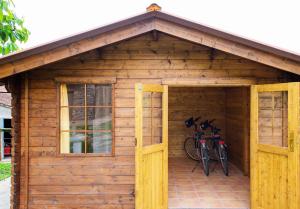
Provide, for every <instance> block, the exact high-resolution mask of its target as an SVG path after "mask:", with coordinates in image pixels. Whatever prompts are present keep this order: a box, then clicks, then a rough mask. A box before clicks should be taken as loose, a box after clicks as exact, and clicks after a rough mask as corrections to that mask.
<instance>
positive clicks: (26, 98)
mask: <svg viewBox="0 0 300 209" xmlns="http://www.w3.org/2000/svg"><path fill="white" fill-rule="evenodd" d="M28 86H29V85H28V75H27V74H26V75H25V107H24V108H25V143H24V155H25V162H24V168H25V175H24V177H25V178H24V179H25V183H24V191H25V193H24V196H25V198H24V200H25V203H24V206H25V208H26V209H27V208H28V199H29V186H28V184H29V117H28V116H29V101H28V100H29V89H28Z"/></svg>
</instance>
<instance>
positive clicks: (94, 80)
mask: <svg viewBox="0 0 300 209" xmlns="http://www.w3.org/2000/svg"><path fill="white" fill-rule="evenodd" d="M54 80H55V81H56V82H59V83H90V84H113V83H116V82H117V78H116V77H74V76H72V77H71V76H61V77H56V78H54Z"/></svg>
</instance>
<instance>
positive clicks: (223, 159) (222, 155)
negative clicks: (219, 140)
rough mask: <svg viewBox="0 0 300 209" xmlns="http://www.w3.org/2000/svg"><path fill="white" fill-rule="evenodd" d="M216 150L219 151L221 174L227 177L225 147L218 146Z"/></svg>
mask: <svg viewBox="0 0 300 209" xmlns="http://www.w3.org/2000/svg"><path fill="white" fill-rule="evenodd" d="M218 150H219V158H220V161H221V165H222V168H223V172H224V174H225V175H226V176H228V175H229V172H228V156H227V150H226V147H224V146H218Z"/></svg>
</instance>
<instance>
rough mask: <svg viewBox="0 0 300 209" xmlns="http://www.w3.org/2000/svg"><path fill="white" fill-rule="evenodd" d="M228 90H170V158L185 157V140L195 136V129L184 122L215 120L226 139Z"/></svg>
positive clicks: (204, 88) (206, 88) (203, 88)
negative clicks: (198, 118)
mask: <svg viewBox="0 0 300 209" xmlns="http://www.w3.org/2000/svg"><path fill="white" fill-rule="evenodd" d="M225 93H226V91H225V88H211V87H202V88H197V87H193V88H185V87H183V88H182V87H177V88H169V157H186V153H185V152H184V149H183V144H184V140H185V139H186V137H190V136H193V127H191V128H187V127H186V126H185V124H184V121H185V120H186V119H188V118H190V117H194V118H196V117H198V116H201V119H200V120H199V121H198V122H200V121H203V120H211V119H216V121H215V122H214V125H216V126H217V127H218V128H221V136H222V138H224V137H225V136H226V129H225V127H226V125H225V101H226V100H225V95H226V94H225Z"/></svg>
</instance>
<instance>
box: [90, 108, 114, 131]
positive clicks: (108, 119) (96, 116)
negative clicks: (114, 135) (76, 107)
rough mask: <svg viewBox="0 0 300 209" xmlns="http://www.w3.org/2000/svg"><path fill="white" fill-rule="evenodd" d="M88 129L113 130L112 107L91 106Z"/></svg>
mask: <svg viewBox="0 0 300 209" xmlns="http://www.w3.org/2000/svg"><path fill="white" fill-rule="evenodd" d="M87 115H88V121H87V123H88V124H87V125H88V130H111V129H112V108H111V107H102V108H101V107H100V108H99V107H98V108H95V107H89V108H87Z"/></svg>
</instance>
